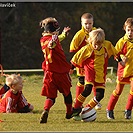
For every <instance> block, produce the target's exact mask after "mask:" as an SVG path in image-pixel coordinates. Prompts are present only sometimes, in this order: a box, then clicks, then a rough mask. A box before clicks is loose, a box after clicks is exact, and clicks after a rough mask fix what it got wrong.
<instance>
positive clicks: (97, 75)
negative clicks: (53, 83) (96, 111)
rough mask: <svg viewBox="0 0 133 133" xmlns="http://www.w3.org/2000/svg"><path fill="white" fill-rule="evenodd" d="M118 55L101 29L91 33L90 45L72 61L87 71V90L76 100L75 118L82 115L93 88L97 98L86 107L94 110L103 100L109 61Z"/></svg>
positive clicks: (80, 51) (83, 48)
mask: <svg viewBox="0 0 133 133" xmlns="http://www.w3.org/2000/svg"><path fill="white" fill-rule="evenodd" d="M117 54H118V52H117V51H116V49H115V48H114V46H113V45H112V44H111V42H110V41H107V40H105V33H104V31H103V30H102V29H101V28H98V29H96V30H93V31H91V32H90V33H89V38H88V44H87V45H86V46H84V47H82V48H81V49H80V50H79V51H78V52H77V53H76V54H75V55H74V56H73V58H72V60H71V63H72V64H73V65H74V66H75V67H79V68H80V67H81V68H82V67H83V68H84V70H85V89H84V90H83V92H82V93H81V94H80V95H79V96H78V97H77V98H76V102H75V104H74V109H73V116H77V115H79V114H80V112H81V111H82V108H81V107H82V104H83V103H84V101H85V99H86V98H87V97H88V96H89V95H90V94H91V91H92V88H93V87H95V88H96V96H94V97H93V98H92V99H91V100H90V101H89V103H88V104H87V105H86V106H87V107H90V108H94V107H95V106H96V105H97V104H98V103H99V102H100V101H101V100H102V99H103V97H104V92H105V78H106V72H107V66H108V59H109V58H110V56H112V55H114V56H115V57H116V58H118V57H119V56H118V55H117ZM117 56H118V57H117Z"/></svg>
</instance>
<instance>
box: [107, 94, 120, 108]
mask: <svg viewBox="0 0 133 133" xmlns="http://www.w3.org/2000/svg"><path fill="white" fill-rule="evenodd" d="M118 98H119V97H118V96H114V95H113V94H112V95H111V96H110V99H109V102H108V105H107V109H108V110H114V107H115V105H116V103H117V101H118Z"/></svg>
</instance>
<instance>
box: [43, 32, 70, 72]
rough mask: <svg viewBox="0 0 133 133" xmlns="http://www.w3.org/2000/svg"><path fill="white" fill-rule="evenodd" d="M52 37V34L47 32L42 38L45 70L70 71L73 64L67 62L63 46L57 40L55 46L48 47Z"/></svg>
mask: <svg viewBox="0 0 133 133" xmlns="http://www.w3.org/2000/svg"><path fill="white" fill-rule="evenodd" d="M51 39H52V34H45V35H44V36H43V37H42V38H41V39H40V43H41V48H42V51H43V53H44V58H45V60H44V62H43V63H42V68H43V69H45V71H51V72H57V73H68V72H69V70H70V69H71V65H70V64H69V63H68V62H67V60H66V57H65V54H64V51H63V49H62V46H61V44H60V42H59V39H58V40H57V42H56V44H55V46H54V48H52V49H51V48H49V47H47V46H48V44H49V41H50V40H51Z"/></svg>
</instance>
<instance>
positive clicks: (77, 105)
mask: <svg viewBox="0 0 133 133" xmlns="http://www.w3.org/2000/svg"><path fill="white" fill-rule="evenodd" d="M85 99H86V97H84V96H82V94H80V95H79V96H78V97H77V98H76V102H75V104H74V108H80V107H82V104H83V102H84V101H85Z"/></svg>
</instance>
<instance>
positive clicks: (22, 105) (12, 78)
mask: <svg viewBox="0 0 133 133" xmlns="http://www.w3.org/2000/svg"><path fill="white" fill-rule="evenodd" d="M6 85H7V86H9V87H10V89H9V90H8V91H7V92H6V93H5V94H4V95H3V96H2V98H1V99H0V112H1V113H27V112H30V111H32V110H33V106H32V105H31V104H29V103H28V102H27V100H26V99H25V97H24V96H23V94H22V89H23V79H22V77H21V76H20V75H16V74H11V75H8V76H7V77H6Z"/></svg>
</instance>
